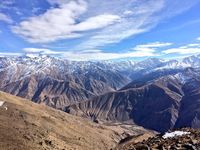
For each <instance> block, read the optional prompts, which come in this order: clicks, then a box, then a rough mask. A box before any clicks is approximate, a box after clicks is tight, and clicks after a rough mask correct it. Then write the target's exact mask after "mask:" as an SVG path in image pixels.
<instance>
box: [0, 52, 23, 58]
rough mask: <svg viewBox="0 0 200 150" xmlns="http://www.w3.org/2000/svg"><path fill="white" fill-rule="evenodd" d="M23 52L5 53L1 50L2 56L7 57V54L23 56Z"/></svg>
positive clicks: (0, 55) (0, 54)
mask: <svg viewBox="0 0 200 150" xmlns="http://www.w3.org/2000/svg"><path fill="white" fill-rule="evenodd" d="M21 55H22V53H5V52H0V57H6V56H21Z"/></svg>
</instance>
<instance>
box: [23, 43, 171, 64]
mask: <svg viewBox="0 0 200 150" xmlns="http://www.w3.org/2000/svg"><path fill="white" fill-rule="evenodd" d="M170 45H172V43H163V42H154V43H148V44H143V45H137V46H135V47H134V48H132V49H130V50H129V51H127V52H125V53H115V52H109V53H108V52H103V51H102V50H98V49H90V50H83V51H79V52H77V51H53V50H50V49H40V48H25V49H23V50H24V52H25V53H32V54H37V53H40V54H45V55H59V56H60V57H65V58H67V59H69V60H76V61H87V60H109V59H122V58H140V57H156V56H159V53H158V52H157V50H158V48H163V47H167V46H170Z"/></svg>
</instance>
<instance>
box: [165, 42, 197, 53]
mask: <svg viewBox="0 0 200 150" xmlns="http://www.w3.org/2000/svg"><path fill="white" fill-rule="evenodd" d="M163 53H164V54H179V55H187V54H197V53H200V43H192V44H187V45H184V46H180V47H176V48H170V49H167V50H164V51H163Z"/></svg>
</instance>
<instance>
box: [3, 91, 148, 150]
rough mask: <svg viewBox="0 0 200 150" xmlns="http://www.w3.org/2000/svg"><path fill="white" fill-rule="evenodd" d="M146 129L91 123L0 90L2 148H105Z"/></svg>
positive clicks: (98, 149)
mask: <svg viewBox="0 0 200 150" xmlns="http://www.w3.org/2000/svg"><path fill="white" fill-rule="evenodd" d="M145 132H147V131H146V130H144V129H143V128H140V127H137V126H132V127H130V126H128V125H113V126H111V125H100V124H96V123H92V122H90V121H89V120H85V119H83V118H79V117H75V116H71V115H69V114H66V113H64V112H62V111H58V110H55V109H52V108H50V107H47V106H45V105H38V104H34V103H32V102H30V101H28V100H25V99H22V98H19V97H16V96H12V95H9V94H6V93H3V92H0V149H2V150H14V149H15V150H26V149H28V150H36V149H37V150H44V149H45V150H52V149H53V150H68V149H77V150H90V149H91V150H93V149H97V150H101V149H102V150H106V149H110V148H112V147H114V146H115V145H116V143H117V142H118V141H119V140H120V139H121V138H125V137H126V136H127V135H128V134H131V135H132V134H133V135H138V134H142V133H145Z"/></svg>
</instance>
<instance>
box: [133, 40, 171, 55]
mask: <svg viewBox="0 0 200 150" xmlns="http://www.w3.org/2000/svg"><path fill="white" fill-rule="evenodd" d="M170 45H172V43H163V42H154V43H148V44H144V45H137V46H136V47H134V48H133V50H136V51H143V52H152V53H153V52H156V50H157V49H158V48H162V47H167V46H170Z"/></svg>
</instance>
